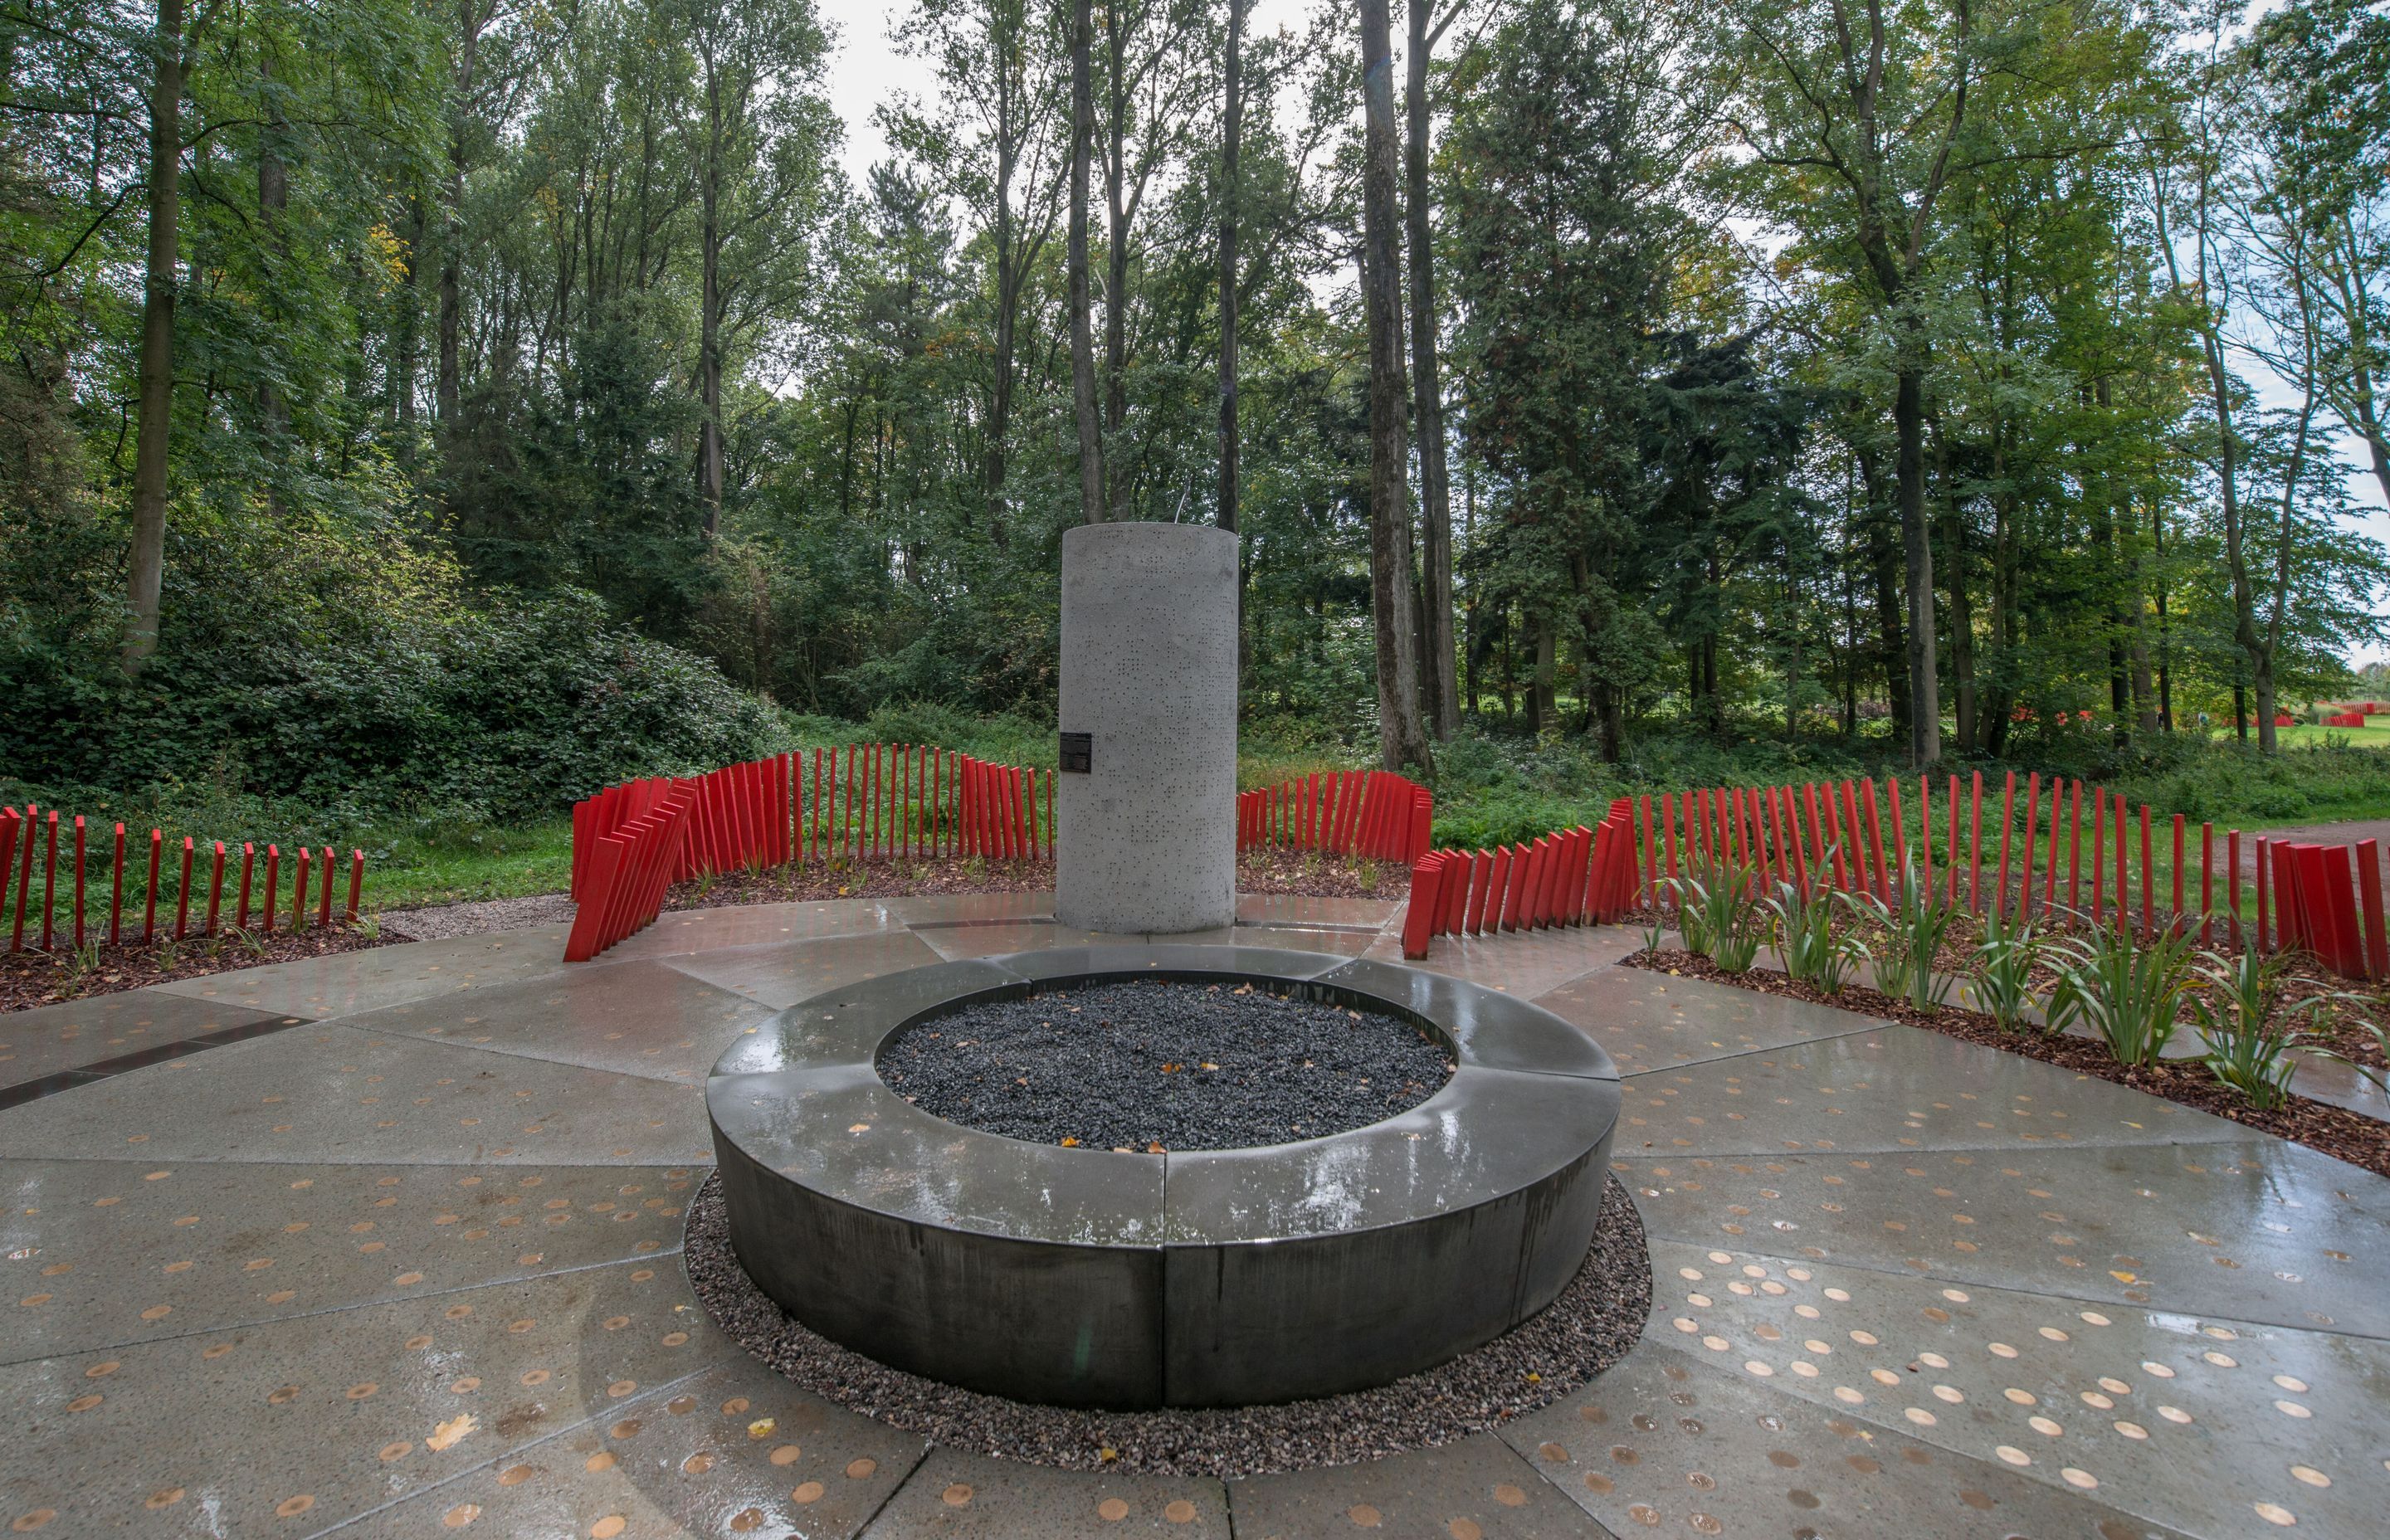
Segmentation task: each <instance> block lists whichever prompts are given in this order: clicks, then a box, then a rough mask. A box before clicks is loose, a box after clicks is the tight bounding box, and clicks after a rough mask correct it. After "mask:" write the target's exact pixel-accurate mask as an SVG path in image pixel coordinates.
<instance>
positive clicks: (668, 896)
mask: <svg viewBox="0 0 2390 1540" xmlns="http://www.w3.org/2000/svg"><path fill="white" fill-rule="evenodd" d="M1053 886H1054V863H1053V862H1051V861H990V860H984V859H965V860H957V859H956V858H954V857H952V856H945V855H940V856H920V857H913V856H898V855H875V856H870V857H867V858H864V859H861V860H842V861H835V862H830V863H828V864H824V865H818V866H817V865H814V864H811V863H800V864H798V865H795V866H786V867H780V866H775V867H770V868H767V869H765V870H763V871H759V872H736V873H732V874H730V875H727V876H723V877H715V878H712V879H705V880H701V881H695V882H683V883H680V884H678V885H677V886H675V887H674V888H673V889H672V890H671V891H670V892H667V893H665V895H664V907H665V908H667V909H713V908H720V907H723V906H725V905H735V904H801V903H802V904H813V903H819V902H820V901H822V900H824V899H831V898H914V897H919V896H921V895H923V894H930V893H1029V892H1049V891H1051V890H1052V888H1053ZM1237 892H1240V893H1294V894H1300V895H1302V896H1304V897H1307V898H1382V899H1387V900H1390V901H1392V900H1399V899H1401V898H1402V897H1403V895H1404V894H1406V893H1407V892H1410V870H1409V868H1408V867H1407V866H1404V865H1403V864H1402V863H1401V862H1399V861H1366V860H1362V859H1359V858H1358V857H1353V856H1341V855H1330V854H1329V853H1326V852H1323V851H1302V850H1283V849H1276V848H1267V849H1260V850H1250V851H1246V852H1244V853H1242V854H1240V855H1239V856H1238V857H1237Z"/></svg>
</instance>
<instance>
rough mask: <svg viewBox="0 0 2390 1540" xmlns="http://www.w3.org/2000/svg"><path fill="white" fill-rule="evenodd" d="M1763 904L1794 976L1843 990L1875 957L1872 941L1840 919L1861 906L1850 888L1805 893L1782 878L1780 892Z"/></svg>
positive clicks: (1835, 991)
mask: <svg viewBox="0 0 2390 1540" xmlns="http://www.w3.org/2000/svg"><path fill="white" fill-rule="evenodd" d="M1762 907H1763V908H1765V909H1766V910H1767V917H1768V918H1767V928H1768V932H1769V935H1770V937H1771V938H1772V939H1773V940H1774V942H1775V943H1776V950H1777V951H1778V952H1779V953H1780V954H1781V955H1782V956H1783V958H1784V972H1785V976H1786V977H1788V978H1791V979H1793V980H1795V981H1797V982H1802V983H1806V984H1815V985H1816V986H1817V987H1818V989H1819V990H1821V991H1823V992H1824V993H1826V994H1828V995H1839V994H1841V993H1842V992H1843V986H1844V984H1846V983H1848V982H1850V977H1851V974H1852V972H1853V970H1854V969H1856V968H1857V965H1858V963H1859V962H1860V960H1861V959H1863V958H1865V957H1866V956H1869V953H1868V947H1867V943H1866V942H1865V941H1863V940H1861V939H1860V938H1859V935H1858V933H1857V931H1855V930H1852V929H1851V928H1850V927H1849V926H1848V925H1847V924H1844V925H1841V926H1837V925H1836V923H1835V922H1836V920H1837V919H1838V918H1847V917H1848V915H1849V914H1850V913H1851V912H1853V911H1854V910H1856V909H1857V905H1856V904H1855V903H1854V902H1853V901H1852V898H1851V895H1850V894H1848V893H1845V892H1840V891H1838V890H1836V889H1833V888H1822V887H1821V888H1813V889H1811V890H1809V891H1808V892H1802V891H1801V889H1800V888H1799V887H1798V886H1797V885H1795V884H1793V883H1791V882H1779V883H1777V884H1776V892H1775V895H1774V896H1773V897H1771V898H1769V899H1767V901H1766V903H1765V904H1764V905H1762Z"/></svg>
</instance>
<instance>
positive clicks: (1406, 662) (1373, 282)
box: [1361, 0, 1435, 772]
mask: <svg viewBox="0 0 2390 1540" xmlns="http://www.w3.org/2000/svg"><path fill="white" fill-rule="evenodd" d="M1389 25H1390V20H1389V17H1388V0H1361V99H1362V107H1363V114H1362V117H1363V144H1364V148H1365V154H1364V158H1363V160H1362V173H1361V209H1362V253H1361V294H1362V303H1363V307H1364V308H1365V309H1366V311H1367V312H1368V329H1369V579H1370V584H1369V586H1370V594H1371V599H1372V607H1373V609H1374V611H1375V617H1374V618H1375V620H1376V622H1377V623H1376V626H1375V630H1376V633H1377V637H1376V640H1377V657H1378V745H1379V757H1380V759H1381V761H1382V762H1383V764H1384V765H1385V767H1386V768H1387V769H1389V770H1400V769H1402V768H1403V767H1404V766H1405V765H1406V764H1411V765H1417V766H1418V767H1419V768H1420V770H1422V771H1427V772H1433V768H1434V764H1435V760H1434V756H1433V752H1432V751H1430V749H1429V747H1428V737H1427V730H1426V726H1425V725H1424V724H1423V723H1422V722H1421V721H1420V698H1419V676H1418V671H1417V669H1416V667H1415V666H1414V663H1413V658H1414V655H1415V654H1414V648H1415V647H1416V645H1417V644H1416V643H1415V641H1414V640H1413V637H1412V616H1411V551H1410V544H1411V542H1410V532H1411V518H1410V497H1409V494H1408V488H1407V484H1406V483H1407V481H1408V480H1409V478H1408V476H1407V470H1408V466H1407V463H1406V462H1407V457H1408V456H1407V454H1406V453H1405V448H1404V443H1403V440H1404V431H1403V430H1404V423H1403V410H1404V405H1405V403H1404V400H1403V356H1402V275H1401V272H1400V270H1399V269H1398V268H1397V266H1396V264H1395V255H1394V238H1395V237H1394V232H1395V227H1396V225H1398V224H1399V221H1400V216H1399V215H1398V213H1397V212H1396V210H1395V206H1394V204H1395V194H1394V186H1395V177H1394V159H1395V155H1396V150H1395V147H1394V59H1393V57H1392V55H1393V41H1392V38H1391V37H1390V35H1389V32H1388V27H1389Z"/></svg>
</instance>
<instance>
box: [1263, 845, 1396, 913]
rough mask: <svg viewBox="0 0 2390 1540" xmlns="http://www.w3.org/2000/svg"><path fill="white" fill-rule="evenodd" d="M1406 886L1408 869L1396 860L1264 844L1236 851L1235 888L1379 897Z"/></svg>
mask: <svg viewBox="0 0 2390 1540" xmlns="http://www.w3.org/2000/svg"><path fill="white" fill-rule="evenodd" d="M1410 891H1411V869H1410V868H1409V867H1408V866H1405V865H1403V864H1402V863H1401V862H1400V861H1371V860H1368V859H1365V858H1363V857H1361V856H1357V855H1334V854H1330V853H1328V852H1326V851H1318V850H1290V849H1287V848H1286V847H1284V846H1279V845H1265V846H1261V847H1259V848H1257V849H1254V850H1249V851H1245V852H1243V853H1240V854H1239V855H1238V857H1237V892H1240V893H1291V894H1295V895H1298V896H1300V897H1304V898H1382V899H1386V900H1389V901H1396V900H1400V899H1403V898H1406V897H1407V896H1408V895H1409V893H1410Z"/></svg>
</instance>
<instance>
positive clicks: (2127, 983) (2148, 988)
mask: <svg viewBox="0 0 2390 1540" xmlns="http://www.w3.org/2000/svg"><path fill="white" fill-rule="evenodd" d="M2193 936H2194V933H2193V932H2191V931H2188V930H2173V929H2171V928H2169V929H2168V930H2164V931H2162V932H2160V933H2159V934H2158V935H2156V936H2154V937H2152V938H2151V939H2150V940H2148V941H2145V942H2137V941H2135V940H2134V938H2133V936H2132V935H2131V933H2130V932H2129V931H2127V930H2125V929H2124V928H2123V927H2121V926H2120V927H2116V928H2114V929H2101V930H2093V931H2092V932H2091V933H2090V935H2089V937H2088V939H2087V940H2083V941H2060V942H2052V943H2050V946H2049V956H2050V963H2051V966H2052V968H2054V969H2056V971H2057V974H2058V986H2057V987H2056V988H2055V989H2053V990H2051V991H2050V995H2049V1024H2050V1026H2051V1028H2052V1029H2053V1030H2057V1029H2062V1028H2064V1027H2066V1026H2067V1025H2069V1024H2070V1023H2073V1022H2076V1021H2080V1022H2081V1023H2082V1024H2083V1025H2084V1026H2086V1027H2088V1028H2089V1029H2090V1032H2091V1034H2092V1035H2093V1036H2095V1037H2097V1038H2099V1039H2100V1041H2101V1042H2102V1043H2105V1044H2106V1045H2107V1046H2108V1051H2109V1052H2110V1053H2111V1054H2113V1055H2114V1056H2115V1059H2116V1062H2117V1063H2119V1064H2123V1065H2126V1066H2127V1067H2135V1066H2139V1067H2144V1068H2145V1067H2148V1066H2151V1065H2154V1064H2155V1063H2157V1061H2158V1059H2160V1058H2161V1057H2163V1056H2164V1054H2165V1049H2166V1045H2167V1044H2168V1043H2170V1042H2172V1041H2173V1040H2174V1034H2175V1030H2176V1028H2177V1027H2178V1026H2179V1025H2180V1024H2181V1020H2182V1007H2183V1006H2184V1004H2185V1003H2186V1001H2188V1000H2189V999H2190V998H2191V995H2193V993H2194V992H2195V991H2196V990H2197V989H2198V988H2199V986H2200V980H2199V976H2198V973H2197V972H2196V970H2195V969H2193V967H2192V962H2193V945H2192V942H2193Z"/></svg>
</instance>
